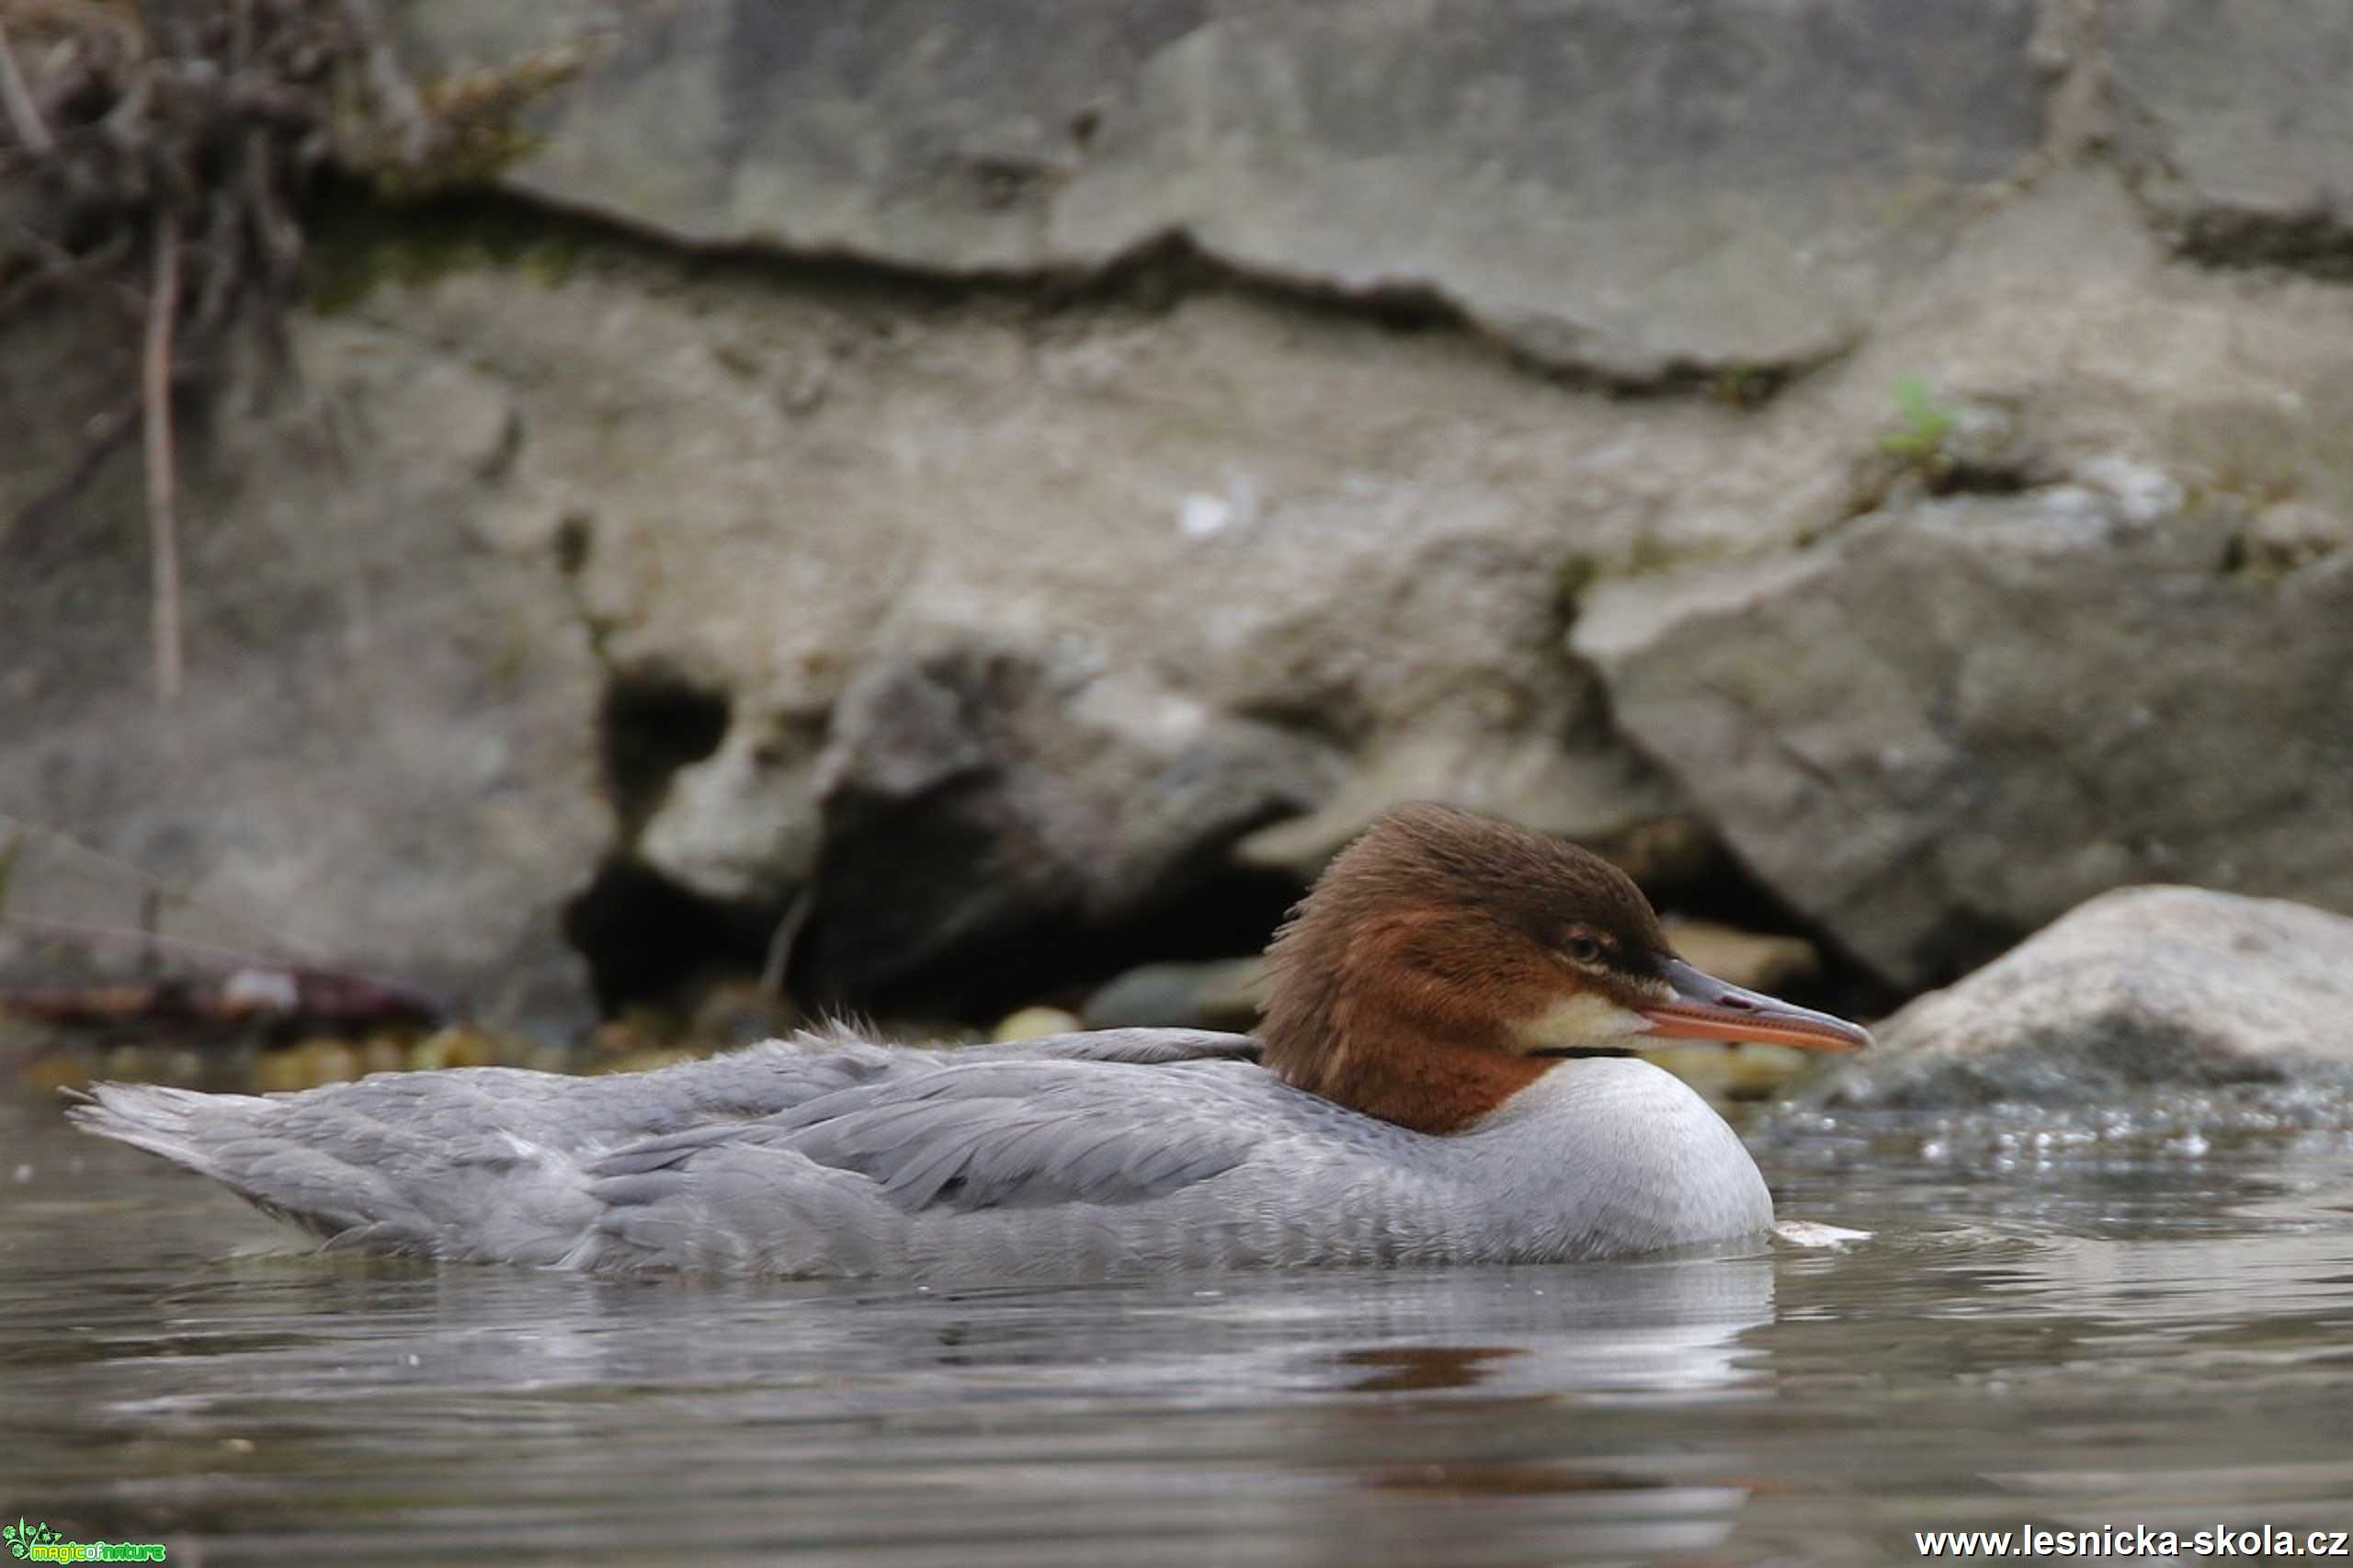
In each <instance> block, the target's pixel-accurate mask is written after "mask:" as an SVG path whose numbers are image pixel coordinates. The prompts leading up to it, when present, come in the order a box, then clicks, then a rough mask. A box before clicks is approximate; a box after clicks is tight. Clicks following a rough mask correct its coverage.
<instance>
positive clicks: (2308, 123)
mask: <svg viewBox="0 0 2353 1568" xmlns="http://www.w3.org/2000/svg"><path fill="white" fill-rule="evenodd" d="M2244 20H2245V18H2244V17H2240V16H2237V15H2234V14H2233V13H2232V12H2231V11H2230V10H2229V8H2228V7H2224V6H2208V5H2201V4H2199V3H2198V0H2112V3H2110V4H2109V5H2106V6H2103V7H2102V17H2101V28H2102V34H2103V38H2104V40H2105V41H2106V43H2107V46H2108V50H2109V56H2110V60H2111V64H2110V66H2109V74H2110V85H2111V91H2112V92H2113V94H2114V97H2115V99H2116V103H2117V107H2118V111H2119V115H2118V118H2119V120H2120V131H2121V141H2122V144H2123V146H2124V149H2125V152H2126V154H2127V156H2128V158H2130V159H2131V162H2132V165H2133V167H2134V172H2135V174H2136V176H2137V178H2138V181H2139V183H2140V186H2141V188H2142V190H2143V195H2144V196H2146V197H2147V198H2148V199H2149V200H2150V201H2151V202H2152V204H2153V205H2154V208H2155V209H2156V210H2158V211H2159V212H2160V213H2161V214H2162V215H2163V216H2164V217H2165V219H2166V220H2167V221H2168V222H2169V223H2170V224H2171V226H2172V227H2173V229H2174V230H2175V232H2176V234H2177V238H2178V239H2179V241H2180V242H2181V244H2183V245H2184V246H2185V248H2187V249H2188V250H2189V251H2190V252H2192V253H2193V254H2198V255H2204V256H2212V257H2214V258H2216V259H2221V260H2231V261H2240V262H2245V261H2268V262H2276V263H2280V264H2284V265H2288V266H2292V267H2304V268H2308V269H2311V270H2313V271H2316V272H2321V273H2324V274H2326V275H2330V276H2334V277H2337V278H2347V277H2353V185H2348V184H2347V181H2346V177H2345V171H2346V169H2347V166H2348V165H2353V95H2348V94H2347V92H2346V90H2345V84H2346V82H2347V80H2348V78H2353V11H2348V10H2347V8H2346V7H2345V6H2340V5H2337V4H2336V3H2335V0H2282V3H2281V4H2279V5H2277V6H2269V7H2267V9H2266V14H2265V17H2264V25H2263V26H2261V27H2247V26H2244V25H2242V24H2243V23H2244ZM2257 82H2259V83H2261V84H2263V86H2262V90H2261V91H2259V92H2250V91H2247V90H2245V89H2246V87H2247V85H2249V84H2253V83H2257Z"/></svg>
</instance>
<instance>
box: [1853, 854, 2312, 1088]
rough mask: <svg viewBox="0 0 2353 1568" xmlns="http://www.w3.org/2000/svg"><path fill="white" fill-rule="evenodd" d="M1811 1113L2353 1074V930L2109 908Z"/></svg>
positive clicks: (1955, 997) (1887, 1043)
mask: <svg viewBox="0 0 2353 1568" xmlns="http://www.w3.org/2000/svg"><path fill="white" fill-rule="evenodd" d="M1877 1034H1878V1043H1877V1046H1876V1048H1875V1049H1874V1050H1873V1051H1870V1053H1869V1054H1868V1055H1866V1056H1862V1057H1858V1058H1856V1059H1855V1060H1854V1061H1853V1062H1851V1063H1847V1064H1844V1065H1842V1067H1841V1068H1840V1069H1839V1070H1838V1071H1837V1072H1836V1074H1833V1075H1831V1076H1830V1077H1828V1078H1826V1079H1824V1080H1821V1081H1819V1082H1818V1083H1817V1084H1816V1085H1813V1088H1812V1090H1811V1091H1810V1094H1809V1096H1808V1097H1809V1098H1810V1099H1811V1100H1813V1102H1814V1103H1818V1104H1825V1105H1845V1106H1884V1107H1890V1108H1927V1109H1945V1108H1967V1107H1975V1106H1984V1105H1989V1104H1994V1103H1996V1102H2000V1101H2018V1102H2025V1103H2029V1104H2040V1105H2083V1104H2097V1103H2098V1102H2099V1100H2100V1099H2101V1098H2102V1096H2112V1095H2115V1094H2118V1093H2120V1092H2122V1091H2126V1090H2131V1089H2137V1088H2147V1087H2183V1088H2199V1087H2209V1086H2214V1085H2229V1084H2249V1083H2254V1084H2268V1083H2281V1082H2290V1081H2294V1080H2297V1079H2299V1078H2302V1077H2304V1076H2307V1075H2310V1074H2314V1073H2320V1072H2334V1073H2339V1074H2353V920H2348V919H2347V918H2345V917H2344V916H2342V915H2330V914H2327V913H2325V911H2322V910H2317V909H2313V908H2309V907H2307V906H2305V905H2302V904H2297V903H2287V902H2286V901H2284V900H2279V899H2255V898H2241V897H2237V896H2235V895H2234V894H2230V893H2220V892H2205V891H2202V890H2200V889H2196V888H2181V887H2136V888H2122V889H2119V890H2117V891H2116V892H2109V893H2106V894H2103V895H2102V896H2100V897H2098V898H2096V899H2094V900H2092V901H2091V902H2090V903H2086V904H2085V905H2083V906H2082V907H2081V908H2079V909H2077V910H2075V912H2074V913H2072V914H2070V915H2067V916H2066V917H2065V918H2063V919H2062V920H2060V921H2058V922H2057V923H2056V924H2054V925H2052V926H2050V927H2049V928H2048V929H2047V930H2044V931H2042V932H2040V934H2038V935H2037V936H2036V937H2033V938H2032V939H2031V940H2029V941H2028V942H2026V943H2025V944H2024V945H2022V946H2020V947H2019V948H2018V949H2015V950H2013V951H2012V952H2010V953H2008V954H2006V955H2005V956H2004V957H2003V958H2001V959H2000V960H1997V961H1995V962H1994V963H1991V964H1988V965H1987V966H1986V967H1985V968H1984V969H1982V970H1979V971H1977V972H1976V973H1974V974H1972V975H1971V976H1969V978H1968V979H1966V980H1963V981H1961V983H1958V984H1955V985H1951V986H1949V987H1947V988H1946V989H1944V990H1941V991H1936V992H1931V993H1929V994H1927V995H1926V996H1922V997H1920V998H1919V999H1918V1000H1916V1001H1915V1002H1913V1003H1912V1004H1911V1005H1910V1006H1907V1007H1905V1008H1904V1010H1903V1011H1902V1012H1900V1013H1898V1014H1896V1015H1895V1017H1893V1018H1890V1019H1889V1020H1888V1021H1887V1022H1886V1023H1885V1024H1883V1025H1881V1027H1880V1028H1879V1029H1878V1031H1877Z"/></svg>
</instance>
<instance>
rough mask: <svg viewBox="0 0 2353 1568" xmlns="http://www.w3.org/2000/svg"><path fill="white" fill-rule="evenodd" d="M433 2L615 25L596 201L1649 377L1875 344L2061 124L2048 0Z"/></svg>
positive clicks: (596, 205)
mask: <svg viewBox="0 0 2353 1568" xmlns="http://www.w3.org/2000/svg"><path fill="white" fill-rule="evenodd" d="M405 9H406V25H407V28H408V31H409V36H410V38H411V40H413V44H414V47H415V50H416V51H417V52H418V53H419V54H420V55H421V56H423V57H424V58H426V59H428V60H431V61H433V62H436V63H437V64H438V65H439V66H441V67H443V68H445V69H458V68H463V67H466V66H469V65H484V64H495V63H496V62H500V61H503V60H508V59H512V58H514V57H515V56H517V54H519V53H521V52H523V51H526V50H528V49H530V48H534V47H542V48H543V47H548V46H550V45H552V44H558V43H561V42H563V41H564V40H571V39H579V38H603V39H605V40H608V41H607V42H605V43H604V44H603V45H602V46H601V47H591V48H590V50H589V51H588V53H589V56H590V58H591V59H593V60H594V61H595V62H596V63H595V64H594V65H593V66H592V67H591V69H590V70H589V72H588V73H587V74H586V77H585V80H584V81H583V82H582V83H581V84H580V85H578V86H577V87H576V88H574V89H573V90H571V91H569V92H567V93H565V94H564V95H563V96H562V97H560V98H559V99H558V100H557V101H556V102H555V103H554V104H553V105H552V106H551V108H549V109H548V111H547V113H546V118H545V122H544V123H545V128H546V129H547V130H548V131H549V132H550V133H551V134H550V138H549V141H548V142H547V144H546V147H545V149H544V150H543V151H542V152H540V153H539V154H537V155H536V156H534V157H532V158H530V159H529V160H527V161H526V162H525V163H523V164H522V165H519V166H518V167H517V168H515V169H514V170H512V171H510V172H509V173H508V175H507V176H506V179H507V181H508V183H509V184H510V185H511V186H512V187H514V188H517V189H520V190H525V191H529V192H530V193H532V194H534V195H537V196H540V197H544V198H547V199H552V200H555V201H558V202H561V203H563V204H565V205H569V206H574V207H579V208H583V209H586V210H593V211H596V212H599V213H603V214H605V215H608V216H610V217H615V218H620V219H622V220H625V221H627V222H631V223H634V224H640V225H643V226H645V227H648V228H653V229H656V230H659V231H661V232H663V233H668V234H672V235H676V236H677V237H678V238H680V239H684V240H688V241H692V242H696V243H700V244H714V243H715V244H759V245H767V246H775V247H778V248H780V249H784V250H790V251H795V252H800V253H802V254H813V255H846V256H862V257H868V258H871V259H874V260H879V261H887V262H892V263H895V264H898V265H901V266H905V267H921V268H924V269H926V270H929V269H938V270H941V271H947V272H955V273H975V272H1025V273H1034V272H1041V271H1042V272H1073V271H1092V270H1094V269H1097V268H1099V267H1104V266H1106V265H1108V264H1110V263H1113V262H1116V261H1119V260H1120V259H1121V258H1123V257H1127V256H1132V255H1135V254H1137V253H1139V252H1141V251H1143V250H1145V249H1147V248H1150V247H1152V246H1154V245H1158V244H1165V243H1166V242H1167V241H1168V240H1170V239H1171V238H1172V237H1173V238H1176V239H1178V240H1180V241H1182V242H1183V243H1185V244H1189V245H1190V246H1192V247H1193V248H1195V249H1197V250H1198V251H1199V252H1201V253H1203V254H1205V255H1207V256H1211V257H1213V258H1216V259H1217V260H1219V261H1222V262H1224V263H1226V264H1229V265H1231V266H1233V267H1239V268H1242V269H1245V270H1246V271H1249V272H1251V273H1254V274H1257V275H1261V276H1266V277H1269V278H1282V279H1288V280H1291V281H1294V282H1296V283H1299V284H1302V285H1306V286H1310V287H1313V288H1319V289H1328V290H1337V291H1340V292H1343V293H1390V294H1395V293H1399V292H1410V293H1415V294H1419V295H1424V296H1427V297H1428V298H1430V299H1432V300H1434V301H1443V302H1444V303H1445V304H1446V305H1448V306H1450V307H1452V308H1455V309H1459V310H1460V311H1461V312H1464V313H1465V314H1467V315H1468V316H1469V317H1471V318H1472V320H1474V321H1476V322H1478V323H1480V324H1482V325H1483V326H1484V327H1486V328H1487V329H1489V330H1491V331H1493V332H1495V334H1497V335H1499V336H1501V337H1503V338H1505V339H1506V340H1507V341H1509V342H1510V343H1512V344H1513V345H1514V346H1515V347H1518V348H1520V349H1521V350H1523V351H1525V352H1527V353H1529V354H1530V355H1532V356H1533V357H1535V358H1540V359H1543V360H1546V361H1549V362H1552V363H1554V364H1560V365H1564V366H1569V367H1574V368H1579V369H1591V370H1594V371H1597V372H1598V373H1600V374H1602V375H1604V376H1605V377H1608V378H1611V379H1619V380H1630V381H1649V380H1655V379H1657V378H1659V377H1661V376H1663V375H1665V374H1667V373H1669V372H1670V371H1675V370H1679V369H1690V368H1692V367H1707V368H1711V369H1713V368H1722V367H1728V366H1740V365H1746V366H1779V365H1789V364H1802V363H1806V362H1811V361H1813V360H1816V359H1819V358H1823V357H1824V356H1825V355H1827V354H1829V353H1832V352H1834V351H1836V349H1838V348H1840V347H1843V346H1845V345H1846V344H1847V342H1849V341H1850V340H1851V339H1852V338H1853V337H1854V336H1855V335H1857V334H1858V333H1859V330H1860V326H1861V323H1862V322H1863V321H1864V320H1865V319H1866V318H1867V317H1868V315H1869V313H1870V311H1871V309H1872V308H1873V306H1874V305H1875V303H1876V302H1877V301H1878V300H1879V298H1880V296H1881V292H1882V291H1883V290H1885V289H1886V287H1887V286H1888V284H1889V283H1890V281H1891V280H1892V279H1893V278H1896V277H1898V276H1901V275H1902V274H1903V273H1904V271H1906V270H1907V269H1909V268H1912V267H1916V266H1918V265H1919V264H1920V263H1921V262H1922V261H1923V260H1924V259H1926V258H1927V257H1930V256H1936V255H1938V254H1940V253H1941V252H1942V250H1943V249H1944V247H1945V246H1946V244H1948V243H1949V241H1950V239H1951V238H1952V236H1953V234H1954V233H1955V232H1956V231H1957V229H1958V227H1959V226H1960V224H1961V222H1962V221H1963V218H1964V216H1965V207H1966V203H1965V202H1964V201H1962V200H1961V198H1963V197H1965V196H1967V195H1968V194H1969V193H1970V192H1971V191H1972V190H1973V189H1974V188H1976V187H1981V186H1984V185H1985V184H1988V183H1989V182H1994V181H1998V180H2002V179H2006V178H2007V177H2009V176H2011V175H2012V174H2014V173H2015V172H2016V171H2017V169H2018V165H2020V164H2021V162H2022V161H2023V160H2024V159H2025V158H2026V157H2027V156H2028V154H2029V153H2032V152H2033V151H2034V150H2035V148H2036V145H2037V143H2038V142H2039V140H2040V135H2041V110H2040V85H2039V82H2038V79H2037V71H2036V68H2035V66H2034V63H2033V62H2032V61H2031V60H2030V59H2029V43H2030V42H2031V41H2032V39H2033V35H2034V29H2035V25H2036V21H2037V9H2036V7H2035V6H2034V5H2033V4H2032V3H2031V0H1975V3H1973V4H1971V5H1968V6H1916V5H1914V4H1912V3H1911V0H1795V3H1793V4H1780V5H1771V6H1763V5H1756V4H1740V5H1730V6H1708V7H1701V8H1689V7H1683V8H1669V9H1665V10H1662V9H1661V8H1660V7H1659V6H1655V5H1654V4H1652V3H1651V0H1584V3H1582V4H1577V5H1571V6H1562V5H1558V4H1553V3H1552V0H1506V3H1502V4H1492V5H1483V6H1461V7H1438V8H1435V9H1433V8H1432V7H1431V6H1428V5H1427V4H1425V3H1423V0H1372V3H1370V4H1362V3H1359V4H1353V5H1350V6H1345V7H1340V8H1336V9H1335V8H1332V7H1326V6H1266V5H1263V4H1257V3H1252V0H1145V3H1142V4H1131V5H1121V6H1051V7H1047V8H1045V9H1040V8H1039V7H1038V6H1034V5H1031V4H1029V3H1027V0H966V3H964V4H961V5H957V6H947V7H938V6H903V7H862V8H855V9H852V8H843V9H841V10H840V11H839V12H838V13H837V14H836V15H835V17H831V18H827V17H823V16H822V15H821V14H818V15H813V10H812V8H811V7H807V6H778V5H775V4H772V3H771V0H721V3H714V4H705V5H697V6H677V7H667V8H662V9H659V10H656V9H654V8H643V9H642V14H640V15H636V16H631V15H630V14H629V12H628V11H627V10H622V11H620V12H616V11H615V10H614V8H613V7H610V6H604V5H590V4H585V3H583V0H574V3H572V4H569V5H558V6H550V5H547V4H543V3H542V0H438V3H428V4H423V5H415V6H408V7H406V8H405ZM819 10H820V12H822V8H819ZM608 27H612V28H616V30H614V31H612V32H609V33H608V32H604V31H603V30H602V29H604V28H608ZM1402 213H1411V214H1413V215H1414V216H1413V219H1412V221H1411V222H1404V223H1401V222H1399V217H1400V214H1402ZM1599 233H1607V234H1608V236H1609V238H1608V241H1607V243H1595V240H1594V236H1595V235H1597V234H1599Z"/></svg>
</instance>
